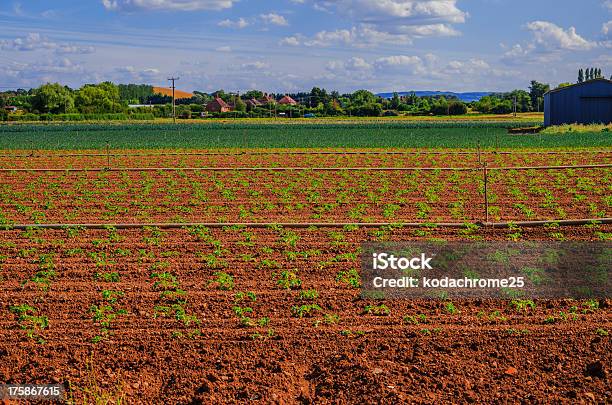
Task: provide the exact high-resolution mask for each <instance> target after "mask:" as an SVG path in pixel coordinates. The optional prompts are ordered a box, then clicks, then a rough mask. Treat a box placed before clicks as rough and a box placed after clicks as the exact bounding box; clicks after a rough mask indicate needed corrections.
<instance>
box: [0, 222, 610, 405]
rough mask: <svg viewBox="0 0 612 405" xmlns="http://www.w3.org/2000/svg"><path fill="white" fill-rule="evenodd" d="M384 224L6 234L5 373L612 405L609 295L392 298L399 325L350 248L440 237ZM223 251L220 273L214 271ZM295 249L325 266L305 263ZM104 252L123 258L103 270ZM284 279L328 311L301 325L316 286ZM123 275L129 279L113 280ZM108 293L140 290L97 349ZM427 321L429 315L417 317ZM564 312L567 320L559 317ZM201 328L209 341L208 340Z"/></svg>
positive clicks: (107, 393) (248, 390) (305, 393)
mask: <svg viewBox="0 0 612 405" xmlns="http://www.w3.org/2000/svg"><path fill="white" fill-rule="evenodd" d="M375 231H376V230H367V229H358V230H354V231H341V232H339V231H338V229H331V228H327V229H326V228H320V229H301V230H292V231H291V232H293V233H292V234H289V236H291V237H290V238H288V237H287V236H288V234H287V231H284V230H273V229H246V228H243V229H226V230H223V229H211V230H209V232H204V234H202V235H207V236H200V238H198V237H197V236H196V235H194V234H193V233H190V232H189V231H188V230H181V229H179V230H168V231H160V232H156V231H155V230H121V231H118V232H117V233H116V234H113V233H112V232H109V231H106V230H87V231H85V230H82V231H80V233H79V234H77V235H75V234H70V233H69V232H68V231H63V230H62V231H59V230H57V231H54V230H46V231H29V232H20V231H14V230H13V231H4V232H1V233H0V256H1V257H2V262H3V263H2V267H1V271H0V276H1V278H0V381H2V382H9V383H49V382H57V383H64V384H66V385H67V386H69V387H70V395H71V397H72V399H73V400H74V401H75V402H77V403H82V402H84V401H85V400H87V401H88V402H95V401H96V400H100V399H111V400H114V401H116V400H117V399H119V398H122V399H123V401H124V402H126V403H143V404H150V403H221V402H228V403H237V402H247V401H257V402H260V403H355V402H362V403H465V402H478V403H506V402H512V403H515V402H525V403H551V402H553V403H580V402H584V403H594V402H598V403H607V402H610V400H612V393H611V389H610V383H609V378H610V360H611V355H610V353H612V345H611V343H610V338H609V336H604V333H603V332H601V331H602V330H603V331H609V330H610V329H611V326H612V310H611V309H610V305H611V304H612V302H610V300H609V299H607V300H606V299H602V300H599V301H598V305H599V308H598V309H593V307H592V306H589V305H588V304H587V302H585V301H571V300H536V301H535V304H536V308H535V309H533V310H527V311H516V310H515V309H512V308H511V307H510V305H509V302H508V301H503V300H456V301H454V304H455V306H456V308H457V309H458V310H459V312H458V313H457V314H454V315H452V314H450V313H448V312H447V311H446V310H445V307H444V304H445V302H443V301H436V300H430V301H426V300H414V301H408V300H388V301H385V302H384V303H385V305H387V306H388V308H389V309H390V313H389V315H387V316H375V315H368V314H364V311H363V310H364V307H365V306H366V305H368V304H376V305H378V304H380V302H374V301H369V300H363V299H361V298H359V294H358V290H356V289H353V288H351V287H350V286H349V285H347V284H344V283H341V282H338V281H337V275H338V273H339V272H340V271H347V270H350V269H351V268H357V269H358V268H359V259H358V258H355V257H343V256H339V255H342V254H345V253H355V252H357V251H358V248H359V244H360V243H361V242H363V241H373V240H377V239H378V238H381V237H382V238H384V239H387V240H423V236H422V235H421V236H416V235H417V234H418V232H417V230H416V229H411V228H402V229H396V230H394V231H392V232H389V231H387V232H386V233H385V234H384V235H383V234H380V233H377V232H375ZM379 231H380V230H379ZM556 231H560V232H563V234H564V235H565V237H566V238H568V239H571V240H585V241H588V240H601V239H602V237H606V236H605V235H610V232H612V226H609V225H601V226H599V227H593V226H583V227H564V228H560V229H559V230H556ZM431 232H432V234H431V235H429V236H430V237H436V238H443V239H447V240H463V239H466V238H470V239H473V238H474V237H478V238H482V239H485V240H507V239H508V238H509V237H510V233H513V232H516V230H492V229H480V230H478V231H477V232H475V233H474V234H472V235H467V236H466V235H464V234H463V233H462V232H461V231H460V230H452V229H436V230H433V231H431ZM550 233H551V230H550V229H546V228H532V229H529V228H525V229H522V230H521V238H522V239H523V240H551V239H552V237H551V235H550ZM425 237H427V236H425ZM608 237H609V236H608ZM215 251H216V255H217V256H216V257H217V258H218V259H219V263H217V264H215V263H210V262H208V263H207V258H210V255H213V256H214V255H215ZM175 252H178V253H175ZM288 252H302V253H305V252H308V257H300V256H299V255H298V257H297V258H296V259H295V260H291V259H290V258H289V256H290V255H288ZM48 254H53V255H54V256H53V259H52V262H53V263H54V264H55V272H56V273H57V275H56V277H55V278H52V280H50V285H49V287H48V290H47V291H44V290H41V288H40V286H39V285H37V284H36V283H34V282H32V277H33V276H34V274H35V273H36V272H37V271H39V270H40V267H41V264H40V263H41V258H44V257H48V256H44V255H48ZM104 254H105V255H106V256H104ZM96 256H97V257H98V258H100V257H105V259H106V262H105V263H104V264H101V263H100V261H97V264H96V260H95V257H96ZM275 263H276V264H275ZM282 270H292V271H295V272H296V274H297V275H298V277H300V279H301V280H302V286H301V289H303V290H308V289H316V291H317V292H318V293H319V297H318V298H316V299H315V300H314V302H315V303H316V304H318V305H319V306H320V307H321V310H320V311H318V312H317V313H316V314H315V315H314V316H313V317H304V318H296V317H293V316H291V307H292V306H294V305H302V304H304V303H307V302H309V301H305V300H302V299H300V296H299V294H300V290H301V289H295V290H286V289H282V288H280V287H279V286H278V285H277V283H276V281H275V279H274V278H273V273H276V274H278V273H279V272H281V271H282ZM217 271H224V272H227V273H228V274H230V275H232V276H233V278H234V282H235V287H234V289H233V290H231V291H224V290H220V289H219V288H218V285H217V284H216V283H214V280H215V275H214V272H217ZM110 272H117V273H118V274H119V276H120V279H119V281H117V282H110V281H108V282H106V281H103V280H101V279H96V277H95V274H96V273H110ZM156 272H157V273H159V272H168V273H171V274H173V275H174V276H176V279H177V282H178V283H179V284H180V288H181V289H182V290H184V291H186V294H187V295H186V304H185V305H184V307H185V310H186V314H187V315H190V316H195V317H197V319H198V320H199V321H200V322H201V323H200V324H199V325H194V324H193V323H192V324H190V325H186V324H185V323H184V322H182V321H180V320H178V319H176V318H175V317H173V316H158V317H154V314H155V306H156V305H160V303H161V301H160V300H161V296H160V290H159V288H155V286H154V282H155V279H153V278H151V275H152V273H156ZM28 280H29V281H28ZM104 290H112V291H121V292H123V293H124V296H122V297H119V298H118V299H117V302H116V303H115V304H113V306H114V307H115V308H117V309H125V310H126V311H127V314H125V315H120V316H118V317H117V319H116V320H115V321H113V322H112V324H111V327H110V328H109V333H108V335H105V337H106V338H105V339H103V340H102V341H100V342H99V343H92V338H94V337H95V336H97V335H100V334H102V331H101V325H100V323H99V322H96V321H94V320H93V319H92V314H91V313H90V311H89V309H90V307H91V306H92V305H104V304H105V303H106V301H105V300H104V299H103V297H102V291H104ZM238 291H242V292H247V291H253V292H254V293H255V294H256V296H257V299H256V301H254V302H250V301H249V300H248V299H246V301H242V302H240V303H238V304H237V303H236V296H235V294H236V292H238ZM20 304H28V305H31V306H33V307H35V308H36V309H37V311H38V314H39V315H45V316H47V317H48V318H49V327H48V328H46V329H44V330H42V331H40V332H39V334H38V335H39V336H37V338H38V337H40V338H42V339H44V341H45V343H39V342H38V341H37V338H35V339H32V338H29V337H28V336H27V333H26V331H25V330H22V329H21V328H20V326H19V323H18V319H17V316H16V315H15V313H14V312H12V311H11V310H9V308H10V307H11V306H15V305H20ZM236 305H239V306H242V307H246V306H249V307H251V308H252V309H253V312H252V313H250V314H248V316H250V317H252V318H253V320H258V319H260V318H262V317H268V318H269V325H268V326H265V327H262V326H242V325H241V324H240V322H239V320H238V318H237V316H236V315H235V313H234V311H233V310H232V307H234V306H236ZM572 307H576V309H573V308H572ZM495 311H499V313H497V312H495ZM560 312H564V313H571V312H576V316H575V319H573V317H570V318H567V319H562V318H561V317H560V316H559V313H560ZM419 314H424V315H425V316H426V321H425V322H421V323H420V324H418V325H415V324H411V323H409V322H408V323H407V322H406V321H405V320H404V317H405V316H407V315H411V316H416V315H419ZM324 315H337V316H338V317H339V318H338V322H337V323H335V324H334V323H326V322H325V318H324ZM549 316H553V317H555V319H556V321H555V322H554V323H547V322H546V321H545V319H546V318H547V317H549ZM328 319H329V317H328ZM317 321H318V322H317ZM315 324H316V326H315ZM270 329H272V330H273V333H270V336H268V331H269V330H270ZM194 330H198V331H199V332H200V334H197V335H193V336H192V337H191V338H190V337H189V336H188V335H189V333H193V331H194ZM257 333H258V334H259V335H256V334H257Z"/></svg>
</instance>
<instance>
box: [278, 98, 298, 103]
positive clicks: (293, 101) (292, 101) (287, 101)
mask: <svg viewBox="0 0 612 405" xmlns="http://www.w3.org/2000/svg"><path fill="white" fill-rule="evenodd" d="M278 104H284V105H297V101H295V100H294V99H292V98H291V97H289V96H285V97H283V98H281V99H280V101H279V102H278Z"/></svg>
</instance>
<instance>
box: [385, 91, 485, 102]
mask: <svg viewBox="0 0 612 405" xmlns="http://www.w3.org/2000/svg"><path fill="white" fill-rule="evenodd" d="M411 93H412V91H398V92H397V94H399V95H400V96H407V95H410V94H411ZM491 93H492V92H491V91H487V92H471V93H453V92H452V91H415V92H414V94H416V95H417V96H419V97H429V96H455V97H457V98H458V99H459V100H461V101H463V102H466V103H470V102H472V101H478V100H480V99H481V98H483V97H484V96H488V95H489V94H491ZM377 96H380V97H383V98H391V97H393V93H378V94H377Z"/></svg>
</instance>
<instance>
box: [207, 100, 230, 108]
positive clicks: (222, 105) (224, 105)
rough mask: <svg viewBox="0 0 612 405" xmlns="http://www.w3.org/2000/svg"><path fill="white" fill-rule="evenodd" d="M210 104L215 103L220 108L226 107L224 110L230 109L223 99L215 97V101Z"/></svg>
mask: <svg viewBox="0 0 612 405" xmlns="http://www.w3.org/2000/svg"><path fill="white" fill-rule="evenodd" d="M211 103H217V104H219V105H220V106H221V107H226V108H229V107H230V106H229V104H227V103H226V102H225V101H223V99H222V98H221V97H215V99H214V100H213V101H211Z"/></svg>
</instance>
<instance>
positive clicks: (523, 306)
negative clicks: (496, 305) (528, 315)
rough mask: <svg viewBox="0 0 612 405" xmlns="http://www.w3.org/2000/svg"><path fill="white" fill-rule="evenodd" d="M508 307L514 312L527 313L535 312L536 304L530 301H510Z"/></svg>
mask: <svg viewBox="0 0 612 405" xmlns="http://www.w3.org/2000/svg"><path fill="white" fill-rule="evenodd" d="M510 307H512V308H513V309H514V310H515V311H516V312H527V311H529V310H535V308H536V304H535V303H534V302H533V301H532V300H512V301H510Z"/></svg>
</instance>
